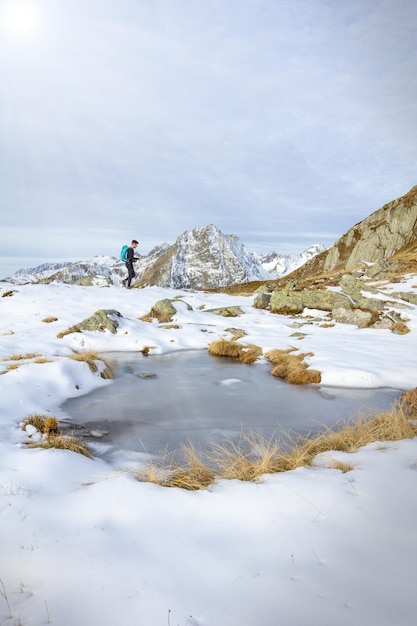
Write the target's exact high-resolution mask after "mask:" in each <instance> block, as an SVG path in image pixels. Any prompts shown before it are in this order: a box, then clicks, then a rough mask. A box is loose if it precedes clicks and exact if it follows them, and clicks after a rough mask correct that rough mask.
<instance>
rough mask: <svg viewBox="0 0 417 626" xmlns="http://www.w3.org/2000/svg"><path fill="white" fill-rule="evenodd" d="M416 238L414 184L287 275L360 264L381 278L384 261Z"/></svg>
mask: <svg viewBox="0 0 417 626" xmlns="http://www.w3.org/2000/svg"><path fill="white" fill-rule="evenodd" d="M416 240H417V186H416V187H413V188H412V189H411V190H410V191H409V192H408V193H407V194H405V195H404V196H402V197H401V198H398V199H397V200H393V201H392V202H389V203H388V204H386V205H385V206H383V207H382V208H381V209H378V210H377V211H375V212H374V213H371V215H369V216H368V217H367V218H365V219H364V220H362V221H361V222H358V223H357V224H355V226H353V227H352V228H350V229H349V230H348V231H347V232H346V233H345V234H344V235H343V236H342V237H340V239H338V241H336V243H334V244H333V246H331V247H330V248H329V249H328V250H326V251H325V252H322V253H320V254H318V255H317V256H315V257H314V258H312V259H311V260H310V261H307V263H305V265H303V266H302V267H301V268H299V269H297V270H295V272H293V273H292V274H290V275H289V277H290V278H293V277H295V278H297V280H301V279H306V278H309V279H311V278H312V277H314V276H321V275H323V274H324V275H327V276H328V275H329V273H331V272H334V273H337V272H339V271H343V272H345V271H346V270H348V271H349V270H352V269H353V268H357V267H362V268H363V269H364V272H365V274H366V275H367V276H369V277H375V276H378V277H383V276H384V272H386V271H387V270H388V269H390V270H392V269H393V268H392V267H391V266H390V268H388V266H387V264H386V262H387V261H388V260H389V259H391V258H392V257H393V256H394V255H395V254H396V253H397V252H398V251H400V250H401V249H402V248H404V247H406V246H408V245H410V244H411V243H412V242H415V241H416Z"/></svg>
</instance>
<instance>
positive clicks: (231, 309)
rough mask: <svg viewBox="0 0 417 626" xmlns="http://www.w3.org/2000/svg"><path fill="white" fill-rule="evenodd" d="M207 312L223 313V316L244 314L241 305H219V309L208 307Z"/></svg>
mask: <svg viewBox="0 0 417 626" xmlns="http://www.w3.org/2000/svg"><path fill="white" fill-rule="evenodd" d="M206 313H214V315H221V316H222V317H239V316H240V315H243V311H242V309H241V308H240V306H226V307H219V308H217V309H207V311H206Z"/></svg>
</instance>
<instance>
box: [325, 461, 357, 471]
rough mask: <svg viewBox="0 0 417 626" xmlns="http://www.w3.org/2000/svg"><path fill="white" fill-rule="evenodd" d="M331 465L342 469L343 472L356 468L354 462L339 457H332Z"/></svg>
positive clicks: (336, 468)
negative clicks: (341, 459) (347, 461)
mask: <svg viewBox="0 0 417 626" xmlns="http://www.w3.org/2000/svg"><path fill="white" fill-rule="evenodd" d="M330 467H331V468H332V469H335V470H340V471H341V472H343V474H346V473H347V472H352V471H353V470H354V469H355V466H354V465H352V463H346V462H345V461H339V460H338V459H332V460H331V462H330Z"/></svg>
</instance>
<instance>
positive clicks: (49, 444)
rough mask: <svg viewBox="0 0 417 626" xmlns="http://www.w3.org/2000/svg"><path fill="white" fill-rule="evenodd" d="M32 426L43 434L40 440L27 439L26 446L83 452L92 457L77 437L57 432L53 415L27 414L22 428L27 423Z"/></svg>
mask: <svg viewBox="0 0 417 626" xmlns="http://www.w3.org/2000/svg"><path fill="white" fill-rule="evenodd" d="M29 424H30V425H31V426H33V427H34V428H36V430H37V431H38V432H39V433H40V434H41V435H43V437H42V439H41V440H40V441H29V442H27V443H26V445H27V447H28V448H45V449H49V448H58V449H60V450H70V451H71V452H77V453H78V454H83V455H84V456H87V457H88V458H92V456H91V453H90V451H89V449H88V448H87V446H86V445H85V444H83V443H82V442H81V441H80V440H79V439H78V438H77V437H67V436H66V435H63V434H62V433H59V432H58V420H57V418H56V417H55V416H54V415H39V414H38V413H33V414H32V415H29V416H28V417H27V418H26V419H25V420H24V421H23V424H22V430H25V428H26V426H28V425H29Z"/></svg>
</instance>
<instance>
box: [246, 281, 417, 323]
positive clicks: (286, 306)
mask: <svg viewBox="0 0 417 626" xmlns="http://www.w3.org/2000/svg"><path fill="white" fill-rule="evenodd" d="M338 287H339V289H338V291H335V290H325V289H299V290H298V289H297V284H296V283H295V281H289V282H288V283H287V285H286V287H285V288H284V289H275V290H271V291H269V292H266V291H261V292H260V293H258V295H257V296H256V298H255V301H254V307H255V308H259V309H267V310H270V311H271V313H279V314H281V315H299V314H301V313H303V311H304V309H313V310H314V309H316V310H319V311H326V312H328V313H330V314H331V318H332V320H333V321H334V322H339V323H342V324H354V325H356V326H358V327H359V328H367V327H372V328H388V329H390V330H393V331H397V330H398V329H399V328H400V327H401V325H403V320H402V318H401V315H399V314H398V313H395V312H394V311H392V310H390V307H395V308H404V309H406V308H409V304H407V298H408V299H409V301H413V300H415V299H417V298H416V296H415V294H412V293H408V292H405V293H404V295H405V298H401V295H402V293H401V292H396V293H392V294H388V293H385V292H382V291H379V290H378V289H375V288H373V287H371V286H370V285H367V284H366V283H362V282H361V281H360V280H359V279H357V278H355V277H354V276H352V275H350V274H345V275H344V276H342V278H341V280H340V282H339V286H338ZM404 300H405V301H404Z"/></svg>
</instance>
